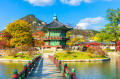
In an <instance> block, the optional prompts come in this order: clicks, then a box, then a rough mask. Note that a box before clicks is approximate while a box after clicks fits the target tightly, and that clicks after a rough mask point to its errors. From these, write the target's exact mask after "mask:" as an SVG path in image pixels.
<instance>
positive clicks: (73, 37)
mask: <svg viewBox="0 0 120 79" xmlns="http://www.w3.org/2000/svg"><path fill="white" fill-rule="evenodd" d="M66 37H69V38H70V39H69V40H68V41H67V43H66V44H67V45H68V46H69V47H72V46H74V45H75V44H76V43H79V42H85V41H86V40H85V38H84V36H79V35H72V33H71V31H68V32H67V34H66Z"/></svg>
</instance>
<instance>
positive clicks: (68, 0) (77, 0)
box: [60, 0, 112, 6]
mask: <svg viewBox="0 0 120 79" xmlns="http://www.w3.org/2000/svg"><path fill="white" fill-rule="evenodd" d="M60 1H61V2H62V3H63V4H68V5H72V6H77V5H80V4H81V2H84V3H92V2H94V1H112V0H60Z"/></svg>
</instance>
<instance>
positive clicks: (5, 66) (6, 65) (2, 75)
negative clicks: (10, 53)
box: [0, 62, 24, 79]
mask: <svg viewBox="0 0 120 79" xmlns="http://www.w3.org/2000/svg"><path fill="white" fill-rule="evenodd" d="M23 66H24V63H22V62H21V63H20V62H19V63H18V62H0V79H9V78H11V77H12V74H13V70H14V69H17V70H18V72H20V71H21V70H23Z"/></svg>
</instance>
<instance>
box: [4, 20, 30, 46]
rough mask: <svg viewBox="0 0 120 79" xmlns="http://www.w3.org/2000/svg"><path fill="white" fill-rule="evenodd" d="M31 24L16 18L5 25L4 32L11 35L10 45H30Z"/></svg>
mask: <svg viewBox="0 0 120 79" xmlns="http://www.w3.org/2000/svg"><path fill="white" fill-rule="evenodd" d="M30 27H31V25H30V24H28V22H26V21H24V20H16V21H14V22H13V23H10V24H9V25H7V26H6V30H5V31H6V32H8V33H9V34H10V35H11V39H10V45H11V46H15V47H18V46H22V45H29V46H31V45H32V34H30V31H31V28H30Z"/></svg>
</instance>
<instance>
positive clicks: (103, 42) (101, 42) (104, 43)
mask: <svg viewBox="0 0 120 79" xmlns="http://www.w3.org/2000/svg"><path fill="white" fill-rule="evenodd" d="M101 44H108V43H107V42H101ZM109 44H115V42H110V43H109Z"/></svg>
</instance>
